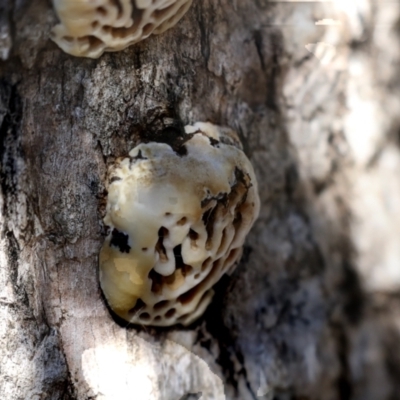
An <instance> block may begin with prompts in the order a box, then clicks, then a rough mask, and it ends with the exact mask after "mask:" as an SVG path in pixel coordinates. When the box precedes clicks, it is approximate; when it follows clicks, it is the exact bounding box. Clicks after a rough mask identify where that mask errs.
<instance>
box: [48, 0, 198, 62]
mask: <svg viewBox="0 0 400 400" xmlns="http://www.w3.org/2000/svg"><path fill="white" fill-rule="evenodd" d="M53 4H54V9H55V11H56V13H57V16H58V18H59V19H60V24H58V25H56V26H55V27H54V28H53V30H52V33H51V38H52V40H53V41H54V42H55V43H57V45H58V46H59V47H60V48H61V49H63V50H64V51H65V52H66V53H69V54H72V55H74V56H77V57H90V58H98V57H100V56H101V55H102V54H103V53H104V52H105V51H119V50H123V49H125V48H126V47H128V46H130V45H132V44H134V43H137V42H139V41H141V40H143V39H145V38H147V37H148V36H150V35H151V34H152V33H154V34H159V33H162V32H164V31H166V30H167V29H169V28H171V27H172V26H174V25H175V24H176V23H177V22H178V21H179V20H180V19H181V18H182V16H183V15H184V14H185V13H186V11H187V10H188V9H189V7H190V5H191V4H192V0H53Z"/></svg>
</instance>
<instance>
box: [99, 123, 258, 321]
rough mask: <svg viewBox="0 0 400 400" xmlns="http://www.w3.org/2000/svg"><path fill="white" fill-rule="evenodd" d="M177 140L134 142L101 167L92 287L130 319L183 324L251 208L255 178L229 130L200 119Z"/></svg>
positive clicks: (253, 213)
mask: <svg viewBox="0 0 400 400" xmlns="http://www.w3.org/2000/svg"><path fill="white" fill-rule="evenodd" d="M185 131H186V134H185V136H184V139H183V143H181V144H180V145H179V147H178V148H176V146H174V148H172V147H171V146H170V145H168V144H166V143H158V142H150V143H142V144H140V145H138V146H137V147H135V148H134V149H133V150H131V151H130V153H129V157H128V158H124V159H120V160H118V161H117V162H116V164H115V165H114V166H113V167H112V168H111V170H110V172H109V181H108V199H107V208H106V216H105V218H104V223H105V225H106V226H108V227H110V233H109V234H108V236H107V238H106V240H105V243H104V244H103V247H102V249H101V252H100V260H99V263H100V284H101V287H102V290H103V293H104V295H105V297H106V299H107V302H108V304H109V306H110V307H111V309H112V310H113V311H114V312H115V313H116V314H117V315H118V316H119V317H121V318H123V319H125V320H127V321H129V322H132V323H136V324H142V325H153V326H169V325H174V324H182V325H188V324H190V323H192V322H193V321H194V320H195V319H197V318H198V317H200V316H201V315H202V313H203V312H204V310H205V309H206V307H207V306H208V304H209V303H210V301H211V298H212V296H213V293H214V292H213V289H212V287H213V285H214V284H215V283H216V282H217V281H218V280H219V279H220V278H221V276H222V275H223V274H225V273H229V272H231V271H232V269H233V268H234V267H235V265H236V263H237V262H238V260H239V258H240V256H241V254H242V245H243V243H244V240H245V236H246V234H247V233H248V232H249V230H250V228H251V226H252V225H253V223H254V221H255V219H256V218H257V216H258V212H259V197H258V193H257V182H256V178H255V175H254V171H253V168H252V166H251V164H250V161H249V160H248V158H247V157H246V155H245V154H244V152H243V151H242V150H241V148H240V142H239V139H238V137H237V136H236V134H235V133H234V132H233V131H231V130H229V129H227V128H220V127H217V126H215V125H212V124H209V123H196V124H195V125H193V126H187V127H186V128H185Z"/></svg>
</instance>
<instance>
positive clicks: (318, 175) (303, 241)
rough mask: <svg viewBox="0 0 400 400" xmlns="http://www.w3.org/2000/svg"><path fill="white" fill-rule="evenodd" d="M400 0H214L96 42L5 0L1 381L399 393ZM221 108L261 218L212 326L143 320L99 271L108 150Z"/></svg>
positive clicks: (83, 387) (224, 287)
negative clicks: (84, 50) (110, 42)
mask: <svg viewBox="0 0 400 400" xmlns="http://www.w3.org/2000/svg"><path fill="white" fill-rule="evenodd" d="M399 9H400V6H399V3H397V2H388V1H383V0H381V1H377V2H375V1H372V0H358V1H348V2H345V1H337V2H321V3H319V2H272V1H267V0H218V1H217V0H198V1H195V4H194V5H193V7H192V8H191V9H190V11H189V13H188V14H187V15H186V16H185V17H184V18H183V20H182V21H181V22H180V23H179V24H178V26H177V27H175V28H174V29H172V30H170V31H168V32H166V33H165V34H163V35H161V36H155V37H151V38H149V39H148V40H146V41H144V42H142V43H140V44H138V45H135V46H134V47H131V48H129V49H127V50H125V51H122V52H119V53H109V54H106V55H104V56H102V57H101V58H100V59H99V60H89V59H82V58H74V57H71V56H69V55H67V54H64V53H63V52H62V51H61V50H59V49H58V48H57V46H56V45H55V44H53V43H52V42H51V41H50V40H49V39H48V35H49V30H50V29H51V27H52V26H54V24H55V23H56V17H55V15H54V12H53V10H52V8H51V4H50V2H46V1H44V0H35V1H28V0H21V1H15V2H14V1H11V0H9V1H8V0H1V1H0V58H1V59H3V61H0V78H1V81H0V127H1V128H0V167H1V169H0V184H1V186H0V209H1V215H0V235H1V236H0V266H1V269H0V310H1V311H0V312H1V314H0V397H1V399H7V400H9V399H10V400H11V399H12V400H14V399H80V400H81V399H119V400H124V399H135V400H152V399H154V400H156V399H157V400H180V399H195V398H197V399H198V398H200V396H202V397H201V399H203V400H211V399H217V400H222V399H240V400H247V399H249V400H253V399H256V398H264V399H271V400H272V399H282V400H283V399H318V400H335V399H345V400H346V399H357V400H358V399H359V400H385V399H387V400H394V399H397V398H400V395H399V393H400V383H399V382H400V356H399V352H398V343H399V340H400V311H399V310H400V267H399V265H400V180H399V172H400V151H399V132H400V129H399V128H400V112H399V110H400V104H399V103H400V90H399V89H400V78H399V77H400V74H399V66H400V45H399V38H400V10H399ZM323 19H331V21H330V22H331V25H326V23H327V22H329V21H325V25H324V24H322V22H321V21H322V20H323ZM332 20H334V21H332ZM317 21H320V23H319V24H318V23H317V24H316V22H317ZM335 21H336V22H335ZM332 22H335V23H332ZM321 42H325V44H324V43H322V44H321ZM318 43H319V44H318ZM326 43H328V44H326ZM306 46H307V47H306ZM207 120H208V121H211V122H213V123H216V124H219V125H227V126H229V127H231V128H233V129H235V130H236V131H238V132H239V134H240V136H241V138H242V141H243V143H244V146H245V151H246V153H247V155H248V156H249V157H250V159H251V160H252V162H253V165H254V167H255V171H256V174H257V176H258V179H259V183H260V196H261V200H262V210H261V215H260V218H259V220H258V222H257V223H256V225H255V227H254V228H253V230H252V232H251V234H250V235H249V237H248V240H247V242H246V247H245V254H244V257H243V258H242V261H241V263H240V266H239V267H238V269H237V270H236V272H235V274H234V275H233V276H232V277H231V278H229V279H228V278H227V279H224V280H223V281H222V282H221V283H220V284H219V285H218V287H217V295H216V297H215V299H214V301H213V303H212V304H211V306H210V307H209V309H208V311H207V312H206V315H205V316H204V317H203V318H202V319H201V320H199V321H198V322H197V323H196V324H195V325H193V326H191V327H189V328H185V329H183V328H179V327H176V328H172V329H168V330H165V329H164V330H161V329H148V328H146V329H144V328H140V327H139V328H138V327H126V326H124V325H123V324H121V323H120V322H119V321H116V320H114V319H113V318H112V317H111V315H110V313H109V311H108V309H107V307H106V305H105V302H104V299H103V297H102V295H101V292H100V289H99V284H98V272H97V258H98V253H99V249H100V246H101V244H102V242H103V240H104V228H103V225H102V216H103V212H104V202H105V191H104V182H105V177H106V170H107V166H108V165H110V164H111V163H112V162H113V160H114V159H115V158H116V157H119V156H124V155H126V154H127V153H128V151H129V150H130V149H131V148H132V147H134V145H135V144H137V143H139V142H140V141H143V140H148V139H149V138H152V139H157V140H162V136H163V134H164V133H165V129H166V128H168V127H171V126H173V127H174V128H179V127H181V126H182V125H183V124H188V123H192V122H195V121H207Z"/></svg>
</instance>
